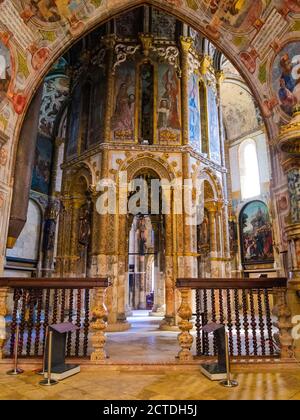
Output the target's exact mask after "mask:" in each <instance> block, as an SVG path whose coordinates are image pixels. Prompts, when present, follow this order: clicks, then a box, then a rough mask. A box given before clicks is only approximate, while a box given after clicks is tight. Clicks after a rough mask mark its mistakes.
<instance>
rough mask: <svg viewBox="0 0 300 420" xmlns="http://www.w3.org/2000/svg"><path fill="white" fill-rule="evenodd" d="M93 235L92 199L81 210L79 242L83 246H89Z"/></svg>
mask: <svg viewBox="0 0 300 420" xmlns="http://www.w3.org/2000/svg"><path fill="white" fill-rule="evenodd" d="M90 236H91V201H90V200H88V202H87V203H86V204H84V205H83V206H82V207H81V209H80V212H79V234H78V242H79V244H80V245H81V246H83V247H87V246H88V244H89V241H90Z"/></svg>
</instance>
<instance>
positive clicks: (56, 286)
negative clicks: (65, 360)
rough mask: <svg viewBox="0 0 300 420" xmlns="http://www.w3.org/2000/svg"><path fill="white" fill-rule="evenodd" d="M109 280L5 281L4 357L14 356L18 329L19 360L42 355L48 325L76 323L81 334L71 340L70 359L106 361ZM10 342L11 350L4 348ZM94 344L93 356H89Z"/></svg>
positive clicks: (0, 292)
mask: <svg viewBox="0 0 300 420" xmlns="http://www.w3.org/2000/svg"><path fill="white" fill-rule="evenodd" d="M108 286H109V282H108V280H107V279H88V278H86V279H85V278H81V279H76V278H67V279H61V278H58V279H55V278H51V279H48V278H42V279H26V278H0V322H1V319H2V324H3V320H5V322H4V325H2V326H1V324H0V359H1V358H2V357H4V353H5V349H6V348H7V349H8V350H7V355H8V356H10V357H11V356H12V355H13V350H14V344H15V336H16V328H17V324H18V325H19V329H20V335H19V356H27V357H30V356H35V357H38V356H41V355H42V353H43V348H44V344H45V339H46V332H47V327H48V326H49V325H53V324H56V323H62V322H66V321H69V322H72V323H74V324H75V325H76V326H78V327H79V330H78V331H77V333H75V334H74V335H73V336H72V335H69V336H68V337H67V348H66V355H67V356H76V357H87V356H90V357H91V359H92V360H95V361H103V360H104V359H105V351H104V345H105V330H106V325H107V324H106V318H107V313H106V308H105V304H104V296H105V290H106V288H107V287H108ZM6 343H7V346H6V345H5V344H6ZM89 343H91V350H92V351H91V352H90V353H91V354H89Z"/></svg>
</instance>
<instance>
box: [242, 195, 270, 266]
mask: <svg viewBox="0 0 300 420" xmlns="http://www.w3.org/2000/svg"><path fill="white" fill-rule="evenodd" d="M240 231H241V249H242V259H243V263H244V264H261V263H272V262H273V261H274V253H273V234H272V225H271V221H270V215H269V210H268V208H267V206H266V204H265V203H263V202H262V201H252V202H251V203H249V204H247V205H246V206H245V207H244V208H243V210H242V212H241V214H240Z"/></svg>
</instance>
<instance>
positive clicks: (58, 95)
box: [39, 76, 69, 137]
mask: <svg viewBox="0 0 300 420" xmlns="http://www.w3.org/2000/svg"><path fill="white" fill-rule="evenodd" d="M68 95H69V79H68V78H67V77H64V76H61V77H57V76H55V77H50V78H47V79H46V81H45V83H44V91H43V100H42V104H41V112H40V114H41V115H40V122H39V131H40V133H42V134H43V135H45V136H48V137H51V136H52V134H53V127H54V123H55V121H56V119H57V116H58V114H59V112H60V110H61V108H62V106H63V104H64V103H65V101H66V100H67V98H68Z"/></svg>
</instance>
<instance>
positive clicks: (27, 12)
mask: <svg viewBox="0 0 300 420" xmlns="http://www.w3.org/2000/svg"><path fill="white" fill-rule="evenodd" d="M22 3H23V6H24V10H23V12H22V14H21V17H22V19H23V20H24V22H27V21H29V20H30V19H32V18H36V19H37V20H38V21H40V22H42V23H43V24H49V25H51V24H52V25H53V24H57V23H58V22H60V23H62V22H68V23H69V24H70V32H72V33H73V34H75V33H79V32H81V31H82V30H83V28H84V23H83V22H82V21H81V20H79V19H78V17H77V15H76V13H79V12H81V13H82V11H84V10H85V9H86V6H87V5H86V2H85V1H84V2H83V1H82V0H22ZM86 11H87V10H86Z"/></svg>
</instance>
